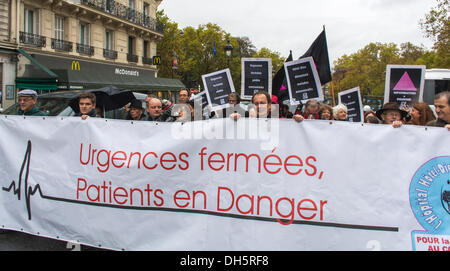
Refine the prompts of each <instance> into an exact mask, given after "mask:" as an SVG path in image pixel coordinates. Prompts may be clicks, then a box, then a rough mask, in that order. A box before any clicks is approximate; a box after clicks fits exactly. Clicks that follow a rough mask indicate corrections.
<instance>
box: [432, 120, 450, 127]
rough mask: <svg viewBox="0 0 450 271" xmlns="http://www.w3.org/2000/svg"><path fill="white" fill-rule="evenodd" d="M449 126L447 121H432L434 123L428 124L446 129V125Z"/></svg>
mask: <svg viewBox="0 0 450 271" xmlns="http://www.w3.org/2000/svg"><path fill="white" fill-rule="evenodd" d="M447 124H450V123H448V122H446V121H445V120H441V119H436V120H432V121H430V122H428V123H427V126H434V127H445V125H447Z"/></svg>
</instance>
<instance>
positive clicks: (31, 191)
mask: <svg viewBox="0 0 450 271" xmlns="http://www.w3.org/2000/svg"><path fill="white" fill-rule="evenodd" d="M30 161H31V141H30V140H29V141H28V143H27V150H26V152H25V157H24V159H23V162H22V166H21V167H20V173H19V184H17V185H16V181H14V180H13V181H12V182H11V184H10V185H9V187H2V189H3V191H6V192H11V191H12V192H13V193H14V195H17V199H18V200H19V201H20V200H21V199H22V198H21V196H22V182H23V183H24V185H23V188H24V194H25V202H26V207H27V213H28V220H31V196H33V195H35V194H36V193H37V192H39V196H40V197H41V198H42V199H46V200H52V201H59V202H66V203H74V204H78V205H90V206H96V207H106V208H114V209H127V210H140V211H162V212H175V213H191V214H203V215H211V216H220V217H231V218H237V219H248V220H256V221H266V222H277V219H276V218H267V217H255V216H246V215H237V214H232V213H218V212H214V211H207V210H195V209H175V208H168V207H136V206H118V205H112V204H105V203H94V202H85V201H79V200H74V199H66V198H59V197H52V196H47V195H44V194H43V193H42V190H41V186H40V185H39V184H36V185H34V186H32V185H28V178H29V175H30ZM292 224H296V225H311V226H321V227H333V228H346V229H354V230H370V231H388V232H398V227H386V226H370V225H354V224H342V223H333V222H317V221H305V220H293V221H292Z"/></svg>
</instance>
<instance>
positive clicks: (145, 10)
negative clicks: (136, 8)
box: [144, 2, 150, 16]
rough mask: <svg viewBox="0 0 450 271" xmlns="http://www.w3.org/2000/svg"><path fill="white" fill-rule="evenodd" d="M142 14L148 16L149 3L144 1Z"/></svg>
mask: <svg viewBox="0 0 450 271" xmlns="http://www.w3.org/2000/svg"><path fill="white" fill-rule="evenodd" d="M144 16H150V5H149V4H148V3H145V2H144Z"/></svg>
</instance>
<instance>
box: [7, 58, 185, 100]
mask: <svg viewBox="0 0 450 271" xmlns="http://www.w3.org/2000/svg"><path fill="white" fill-rule="evenodd" d="M22 55H23V56H24V57H21V58H20V60H19V65H18V73H17V78H16V84H17V88H18V89H21V88H32V89H36V90H40V91H55V90H80V89H96V88H101V87H105V86H108V85H114V86H117V87H119V88H123V89H130V90H133V91H138V92H142V93H152V94H155V95H157V96H158V97H160V98H165V99H172V100H173V99H174V98H175V96H176V92H177V91H179V90H180V89H182V88H184V85H183V83H182V82H181V81H180V80H178V79H170V78H157V77H155V70H154V69H145V68H137V67H132V66H124V65H123V64H117V65H115V64H110V63H102V62H94V61H87V60H81V59H76V58H66V57H56V56H50V55H43V54H31V55H29V56H30V57H31V58H32V59H33V60H31V59H30V58H29V57H28V56H27V55H26V53H25V54H22Z"/></svg>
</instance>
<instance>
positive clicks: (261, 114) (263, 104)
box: [230, 91, 278, 120]
mask: <svg viewBox="0 0 450 271" xmlns="http://www.w3.org/2000/svg"><path fill="white" fill-rule="evenodd" d="M252 103H253V107H252V108H250V109H249V110H248V111H247V112H245V117H246V118H247V117H250V118H272V117H277V116H275V115H272V111H273V112H278V111H277V110H272V99H270V94H269V93H267V91H258V92H256V93H255V94H253V97H252ZM240 117H242V115H241V114H240V113H239V112H236V113H233V114H231V115H230V118H231V119H233V120H238V119H239V118H240Z"/></svg>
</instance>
